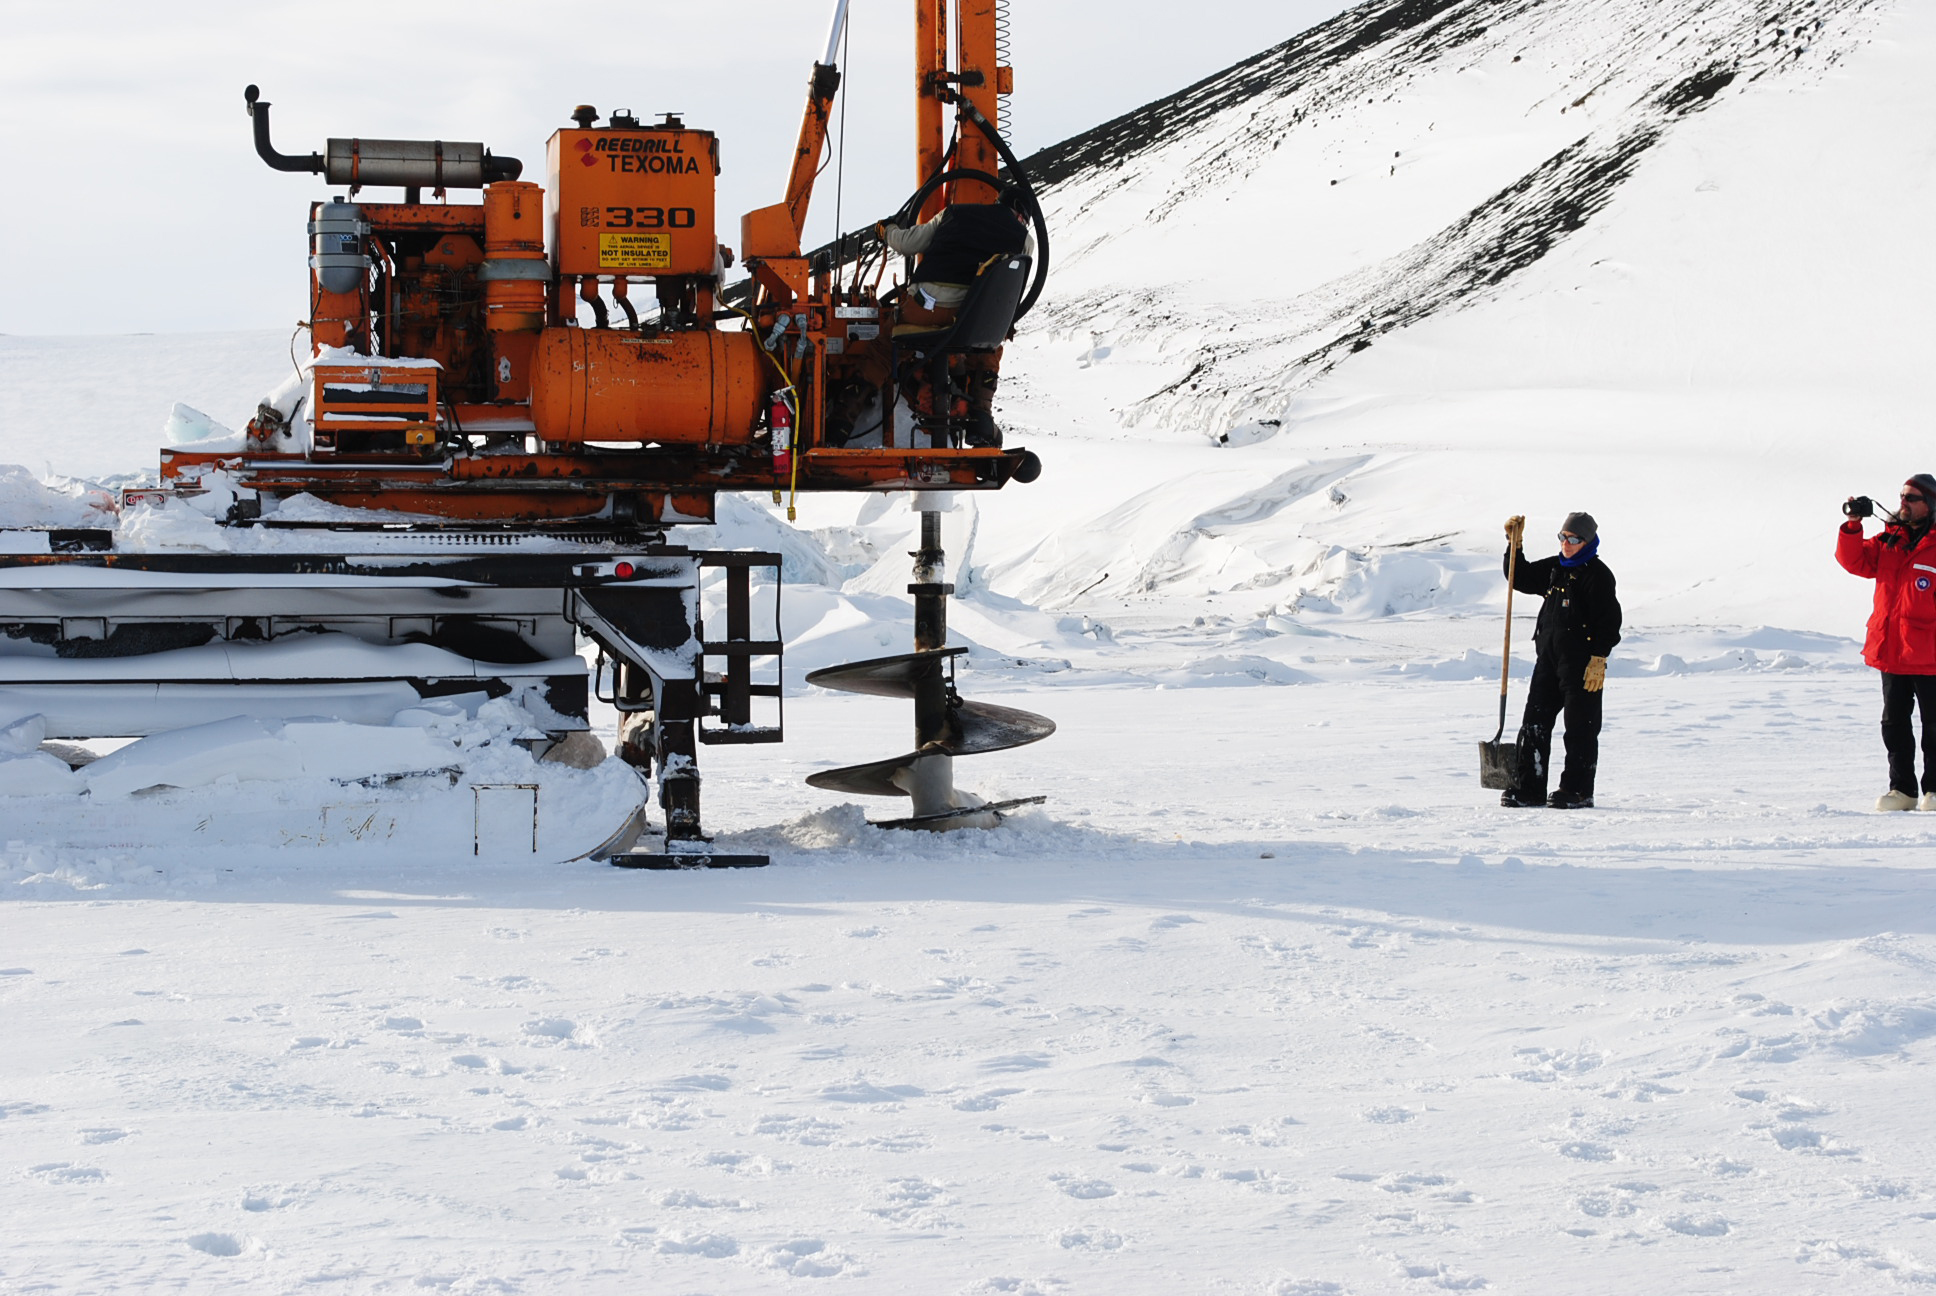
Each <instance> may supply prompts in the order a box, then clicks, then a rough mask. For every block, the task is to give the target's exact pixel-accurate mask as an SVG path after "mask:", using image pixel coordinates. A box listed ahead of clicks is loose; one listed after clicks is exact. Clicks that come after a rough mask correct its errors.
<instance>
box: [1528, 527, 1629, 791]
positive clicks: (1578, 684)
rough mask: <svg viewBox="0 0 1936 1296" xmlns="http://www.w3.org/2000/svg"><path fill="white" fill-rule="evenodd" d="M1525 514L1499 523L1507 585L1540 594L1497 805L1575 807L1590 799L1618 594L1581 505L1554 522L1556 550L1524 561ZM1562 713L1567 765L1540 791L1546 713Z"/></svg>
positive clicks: (1550, 716)
mask: <svg viewBox="0 0 1936 1296" xmlns="http://www.w3.org/2000/svg"><path fill="white" fill-rule="evenodd" d="M1525 528H1526V519H1525V518H1523V517H1516V518H1513V519H1512V520H1511V521H1509V522H1507V523H1506V560H1505V562H1504V563H1503V564H1502V566H1504V567H1505V568H1506V569H1507V570H1508V571H1510V572H1512V574H1513V576H1512V581H1513V588H1514V589H1516V590H1518V591H1519V592H1520V593H1521V594H1538V595H1541V596H1543V597H1544V598H1545V602H1544V603H1543V604H1542V605H1541V606H1540V609H1539V623H1538V624H1537V625H1536V626H1535V627H1534V629H1533V646H1534V650H1535V653H1536V656H1535V659H1534V663H1533V684H1532V688H1531V689H1529V690H1528V691H1527V694H1526V714H1525V716H1524V718H1523V719H1522V720H1521V722H1520V726H1519V742H1518V750H1517V755H1518V762H1517V763H1518V771H1519V774H1518V782H1517V784H1516V785H1515V786H1513V787H1510V788H1507V789H1506V791H1505V792H1504V793H1503V794H1501V796H1500V798H1499V804H1500V805H1503V806H1536V805H1549V806H1552V807H1554V808H1555V809H1560V810H1577V809H1585V808H1590V807H1591V806H1592V805H1593V775H1594V770H1595V768H1596V767H1597V766H1598V765H1599V762H1600V700H1601V693H1600V690H1601V689H1602V688H1604V687H1605V685H1606V679H1607V654H1608V653H1610V652H1612V651H1613V646H1614V645H1615V644H1617V643H1619V642H1620V600H1619V598H1618V597H1616V596H1615V593H1614V581H1613V572H1612V571H1611V570H1610V569H1609V568H1608V567H1607V565H1606V564H1605V563H1603V562H1601V561H1600V557H1599V554H1600V529H1599V526H1598V525H1597V524H1596V523H1595V522H1594V520H1593V516H1592V515H1591V514H1588V513H1569V514H1567V515H1566V522H1565V523H1564V524H1563V525H1562V526H1561V527H1560V551H1559V553H1557V554H1555V555H1554V556H1553V557H1551V558H1541V559H1540V560H1539V561H1537V562H1528V561H1526V554H1525V551H1524V550H1523V549H1521V548H1520V542H1521V539H1522V537H1523V535H1524V533H1525ZM1562 712H1564V713H1565V716H1566V768H1565V770H1564V771H1562V772H1561V774H1560V785H1559V787H1558V788H1557V789H1556V790H1555V791H1554V792H1553V795H1552V796H1550V797H1549V796H1547V795H1546V774H1547V766H1548V759H1549V757H1550V756H1551V754H1552V748H1553V721H1554V720H1555V719H1557V718H1558V717H1559V716H1560V714H1561V713H1562Z"/></svg>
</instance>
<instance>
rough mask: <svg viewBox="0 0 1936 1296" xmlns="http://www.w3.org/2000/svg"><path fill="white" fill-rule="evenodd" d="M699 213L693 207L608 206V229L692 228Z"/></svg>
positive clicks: (606, 225) (606, 218)
mask: <svg viewBox="0 0 1936 1296" xmlns="http://www.w3.org/2000/svg"><path fill="white" fill-rule="evenodd" d="M698 223H699V213H698V212H697V211H696V210H694V209H693V208H691V207H607V208H606V209H605V228H606V229H691V228H693V227H694V226H695V225H697V224H698Z"/></svg>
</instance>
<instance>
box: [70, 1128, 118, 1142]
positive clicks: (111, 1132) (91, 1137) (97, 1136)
mask: <svg viewBox="0 0 1936 1296" xmlns="http://www.w3.org/2000/svg"><path fill="white" fill-rule="evenodd" d="M126 1137H128V1131H126V1130H124V1129H84V1130H82V1131H81V1142H83V1143H118V1142H120V1141H121V1140H122V1139H124V1138H126Z"/></svg>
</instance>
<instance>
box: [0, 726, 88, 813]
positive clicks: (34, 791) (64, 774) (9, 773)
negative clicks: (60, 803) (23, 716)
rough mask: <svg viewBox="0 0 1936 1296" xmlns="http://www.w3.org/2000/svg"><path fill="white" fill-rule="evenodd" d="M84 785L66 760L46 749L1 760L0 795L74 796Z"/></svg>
mask: <svg viewBox="0 0 1936 1296" xmlns="http://www.w3.org/2000/svg"><path fill="white" fill-rule="evenodd" d="M33 718H34V719H36V720H37V719H39V718H40V717H38V716H35V717H33ZM18 727H19V726H15V728H18ZM85 786H86V784H85V783H83V782H82V781H81V776H80V775H78V774H76V773H75V772H74V771H73V770H71V769H69V768H67V762H66V761H64V760H61V759H60V758H59V757H56V756H49V755H48V754H47V753H45V752H29V753H28V754H27V755H25V756H9V757H7V758H6V759H4V760H0V797H22V796H71V795H74V794H76V793H79V792H80V791H81V790H82V789H83V788H84V787H85Z"/></svg>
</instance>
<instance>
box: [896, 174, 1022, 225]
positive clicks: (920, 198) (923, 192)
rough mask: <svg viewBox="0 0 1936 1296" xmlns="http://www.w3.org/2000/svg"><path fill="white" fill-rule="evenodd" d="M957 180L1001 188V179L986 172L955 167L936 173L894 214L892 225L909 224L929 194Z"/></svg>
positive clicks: (918, 213)
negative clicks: (973, 181)
mask: <svg viewBox="0 0 1936 1296" xmlns="http://www.w3.org/2000/svg"><path fill="white" fill-rule="evenodd" d="M957 180H979V181H981V182H982V183H983V184H985V185H990V186H992V187H994V188H997V189H999V188H1001V186H1002V178H1001V177H1000V176H996V175H990V174H989V173H988V172H986V171H975V170H971V169H969V168H968V167H957V168H956V169H954V170H952V171H937V172H935V173H934V174H933V175H931V176H929V177H928V178H927V182H926V183H924V184H923V185H922V186H921V187H920V188H919V189H916V190H915V191H914V194H913V196H911V197H910V198H909V199H908V200H907V201H906V202H904V203H902V204H901V210H900V211H898V212H895V213H894V224H896V225H899V224H901V223H902V222H904V221H905V222H910V223H911V222H912V221H913V220H914V218H915V217H916V216H918V215H920V213H921V204H922V203H924V202H926V201H927V200H928V195H929V194H932V193H933V192H934V191H935V190H937V189H939V188H940V187H941V186H942V185H946V184H953V183H955V182H956V181H957Z"/></svg>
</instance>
